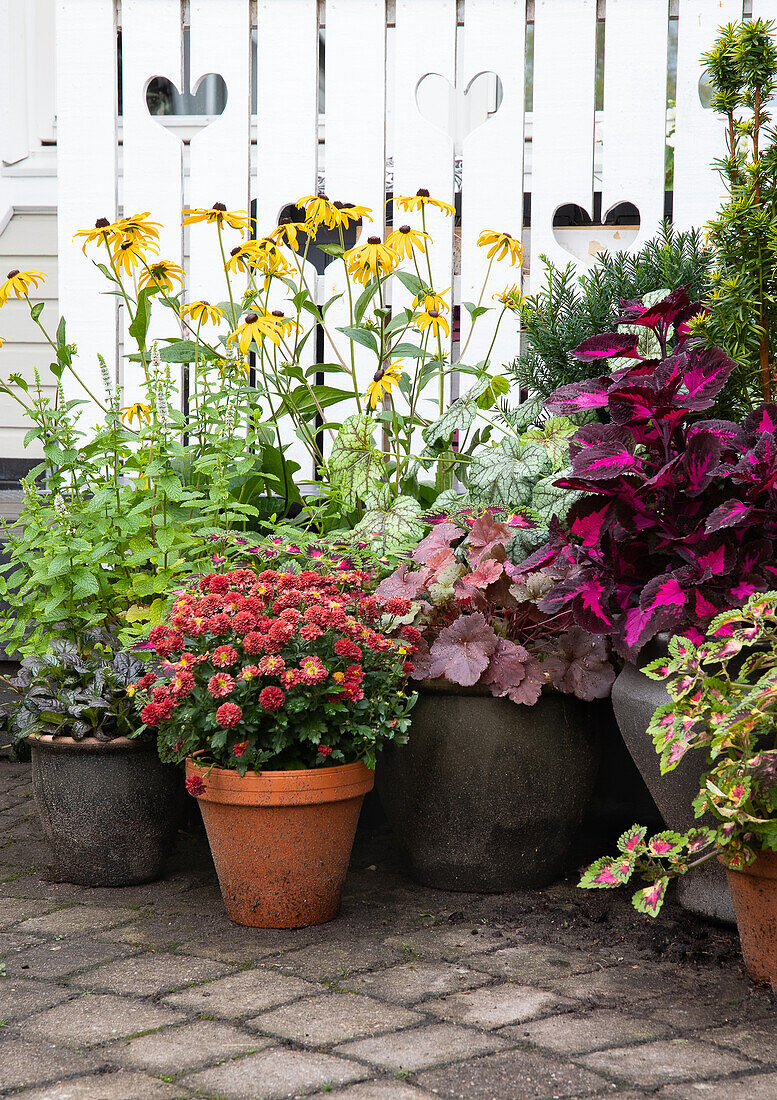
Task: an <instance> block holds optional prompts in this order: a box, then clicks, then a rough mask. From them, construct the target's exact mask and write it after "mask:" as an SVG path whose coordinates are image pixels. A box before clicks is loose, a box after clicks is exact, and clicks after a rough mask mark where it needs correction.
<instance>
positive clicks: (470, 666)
mask: <svg viewBox="0 0 777 1100" xmlns="http://www.w3.org/2000/svg"><path fill="white" fill-rule="evenodd" d="M496 645H497V636H496V633H495V631H494V629H493V627H491V626H489V625H488V623H487V622H486V619H485V616H484V615H482V614H481V613H480V612H479V611H476V612H475V613H474V614H472V615H459V617H458V619H456V620H455V622H453V623H451V625H450V626H446V627H445V629H444V630H441V631H440V633H439V635H438V637H437V638H436V639H435V641H434V643H433V644H432V647H431V649H430V650H429V652H430V655H431V667H430V670H429V675H430V677H431V678H432V679H437V678H438V677H444V678H445V679H446V680H450V681H451V683H454V684H461V685H462V686H463V687H471V686H472V685H473V684H476V683H477V682H478V680H479V679H480V677H481V675H482V673H483V672H485V670H486V669H487V668H488V664H489V660H490V657H491V654H492V653H493V652H494V650H495V649H496Z"/></svg>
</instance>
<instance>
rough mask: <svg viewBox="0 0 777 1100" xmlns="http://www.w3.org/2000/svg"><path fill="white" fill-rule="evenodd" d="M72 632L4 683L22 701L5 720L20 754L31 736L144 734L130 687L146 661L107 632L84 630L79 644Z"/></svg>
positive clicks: (2, 712) (11, 705) (7, 707)
mask: <svg viewBox="0 0 777 1100" xmlns="http://www.w3.org/2000/svg"><path fill="white" fill-rule="evenodd" d="M66 632H67V629H66V628H64V629H63V636H62V637H59V638H54V639H53V640H52V642H51V651H50V652H49V653H47V654H45V655H44V656H41V657H34V656H30V657H25V658H24V659H23V660H22V662H21V667H20V669H19V672H18V674H17V675H16V676H14V677H12V678H10V679H6V680H5V681H4V682H5V684H6V685H7V686H8V687H10V688H11V690H12V691H13V692H14V693H15V695H16V698H15V699H12V700H11V701H9V702H7V703H3V704H2V705H1V706H0V716H2V717H3V718H6V719H7V720H8V730H9V732H10V734H11V739H12V748H13V749H14V751H15V752H17V753H18V752H19V750H20V748H21V746H22V744H23V742H24V740H25V739H26V738H27V737H30V736H32V737H42V736H51V737H72V738H73V739H74V740H76V741H82V740H83V739H84V738H85V737H94V738H96V739H97V740H98V741H111V740H113V739H114V738H116V737H135V736H136V735H137V734H138V731H139V728H140V723H139V722H138V719H137V715H136V713H135V708H134V704H133V700H132V696H131V694H128V692H127V688H128V686H129V685H130V684H132V683H133V682H134V681H135V680H137V679H138V678H139V677H140V676H141V675H142V674H143V671H144V666H143V663H142V662H141V661H140V660H139V658H138V657H137V656H136V655H134V654H132V653H128V652H125V651H123V650H122V649H121V648H120V647H119V646H118V644H117V641H116V639H115V637H111V636H110V635H109V634H106V633H105V632H104V631H101V630H82V631H80V644H79V645H77V644H76V643H75V642H73V641H70V640H69V639H68V638H67V637H65V636H64V634H65V633H66ZM152 678H155V677H152Z"/></svg>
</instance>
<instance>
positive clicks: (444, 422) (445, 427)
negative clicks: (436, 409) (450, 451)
mask: <svg viewBox="0 0 777 1100" xmlns="http://www.w3.org/2000/svg"><path fill="white" fill-rule="evenodd" d="M489 382H490V379H489V378H488V377H487V376H486V377H483V378H480V379H478V381H477V382H476V383H475V384H474V386H473V387H472V388H471V389H470V390H469V391H468V392H467V393H466V394H465V395H464V396H463V397H460V398H459V399H458V400H457V401H454V402H453V403H452V404H451V405H450V407H449V408H447V409H446V410H445V412H444V413H443V414H442V416H441V417H440V418H439V420H435V421H434V423H433V424H428V425H427V426H426V427H425V428H424V430H423V432H422V433H421V434H422V435H423V438H424V442H425V443H428V444H429V445H430V446H433V445H434V444H436V443H443V444H447V443H448V442H449V440H450V438H451V436H452V435H453V433H454V432H455V431H467V429H468V428H469V427H470V425H471V424H472V421H473V420H474V419H475V417H476V416H477V402H478V399H479V398H480V397H481V396H482V395H483V393H484V392H485V391H486V389H487V388H488V385H489Z"/></svg>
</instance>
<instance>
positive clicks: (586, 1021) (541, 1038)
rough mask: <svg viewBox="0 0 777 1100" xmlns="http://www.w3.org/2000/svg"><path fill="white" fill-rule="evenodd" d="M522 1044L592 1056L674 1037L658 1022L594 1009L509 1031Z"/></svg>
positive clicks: (538, 1021) (509, 1029)
mask: <svg viewBox="0 0 777 1100" xmlns="http://www.w3.org/2000/svg"><path fill="white" fill-rule="evenodd" d="M500 1034H502V1035H509V1036H510V1037H511V1038H513V1039H515V1040H516V1042H519V1043H531V1044H532V1045H533V1046H538V1047H545V1048H547V1049H548V1050H553V1051H556V1052H557V1053H558V1054H588V1053H589V1052H590V1051H592V1050H603V1049H605V1048H606V1047H619V1046H624V1045H625V1044H626V1043H642V1042H646V1041H648V1040H650V1039H662V1038H664V1037H665V1036H666V1035H668V1034H670V1029H669V1027H667V1025H666V1024H662V1023H658V1022H656V1021H654V1020H639V1019H636V1018H635V1017H632V1016H625V1015H623V1014H622V1013H620V1012H614V1011H611V1010H609V1009H606V1008H603V1009H593V1010H592V1011H590V1012H584V1013H579V1014H578V1013H571V1012H570V1013H564V1014H563V1015H560V1016H550V1017H548V1018H547V1019H545V1020H534V1021H532V1022H531V1023H527V1024H522V1025H520V1026H518V1027H511V1028H506V1029H505V1030H504V1031H503V1032H500Z"/></svg>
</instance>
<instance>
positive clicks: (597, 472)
mask: <svg viewBox="0 0 777 1100" xmlns="http://www.w3.org/2000/svg"><path fill="white" fill-rule="evenodd" d="M641 472H642V461H641V459H640V458H638V457H637V456H636V455H634V454H632V452H631V451H630V450H629V449H628V447H626V446H625V445H624V444H623V443H603V444H600V445H599V446H590V447H586V448H585V449H584V450H583V451H580V452H579V453H578V454H576V455H575V456H574V457H573V459H572V473H573V474H574V475H575V477H586V478H589V479H590V480H592V481H600V480H603V479H606V478H613V477H622V476H623V475H624V474H640V473H641Z"/></svg>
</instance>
